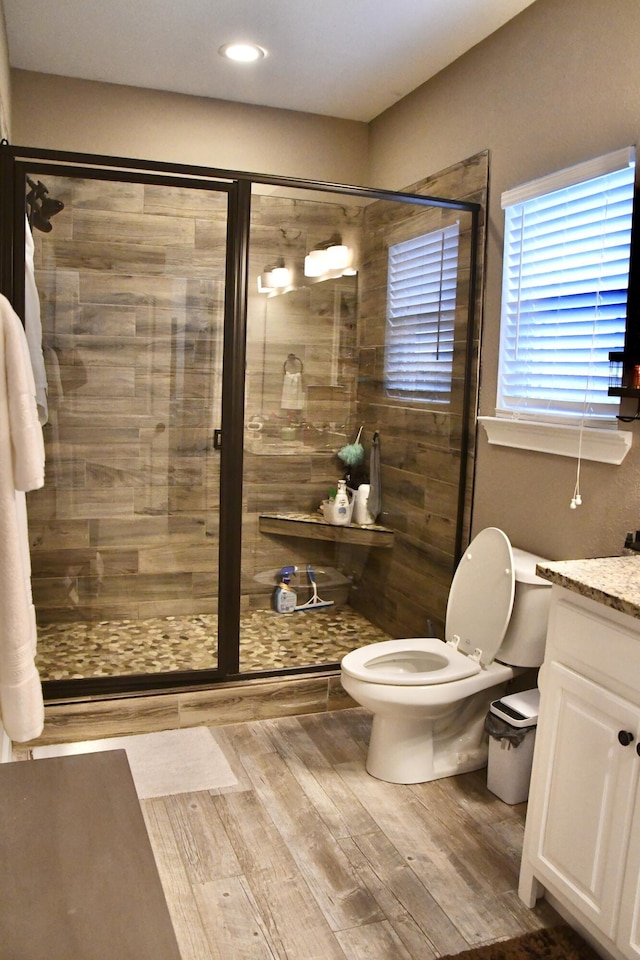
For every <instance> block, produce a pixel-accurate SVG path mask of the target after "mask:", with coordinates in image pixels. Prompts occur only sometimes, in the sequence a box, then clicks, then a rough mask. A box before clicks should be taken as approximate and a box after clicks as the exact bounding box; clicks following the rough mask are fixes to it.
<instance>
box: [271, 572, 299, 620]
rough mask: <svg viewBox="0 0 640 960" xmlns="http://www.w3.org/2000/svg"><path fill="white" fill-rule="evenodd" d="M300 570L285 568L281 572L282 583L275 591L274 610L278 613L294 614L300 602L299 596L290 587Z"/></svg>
mask: <svg viewBox="0 0 640 960" xmlns="http://www.w3.org/2000/svg"><path fill="white" fill-rule="evenodd" d="M297 572H298V568H297V567H294V566H290V567H283V568H282V570H281V571H280V583H279V584H278V586H277V587H276V588H275V590H274V591H273V609H274V610H275V611H276V612H277V613H293V611H294V610H295V608H296V604H297V602H298V596H297V594H296V592H295V590H294V589H293V587H292V586H290V581H291V577H295V575H296V573H297Z"/></svg>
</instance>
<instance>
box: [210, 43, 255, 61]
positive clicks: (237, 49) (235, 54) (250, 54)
mask: <svg viewBox="0 0 640 960" xmlns="http://www.w3.org/2000/svg"><path fill="white" fill-rule="evenodd" d="M218 53H219V54H220V56H221V57H224V58H225V59H226V60H234V61H235V62H236V63H253V62H254V61H255V60H262V58H263V57H266V55H267V51H266V50H265V49H264V48H263V47H259V46H258V44H257V43H223V45H222V46H221V47H220V48H219V49H218Z"/></svg>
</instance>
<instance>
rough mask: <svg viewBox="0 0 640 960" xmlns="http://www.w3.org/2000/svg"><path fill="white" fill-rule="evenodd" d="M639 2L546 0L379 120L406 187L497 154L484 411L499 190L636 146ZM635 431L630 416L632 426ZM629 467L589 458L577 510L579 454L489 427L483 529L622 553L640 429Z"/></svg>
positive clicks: (637, 497)
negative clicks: (494, 433)
mask: <svg viewBox="0 0 640 960" xmlns="http://www.w3.org/2000/svg"><path fill="white" fill-rule="evenodd" d="M639 40H640V4H639V3H637V0H607V2H606V3H603V2H602V0H537V2H536V3H534V4H533V5H532V6H531V7H529V8H528V9H527V10H526V11H525V12H524V13H523V14H521V15H520V16H519V17H517V18H516V19H515V20H513V21H512V22H511V23H509V24H507V25H506V26H505V27H504V28H503V29H502V30H500V31H499V32H498V33H496V34H494V35H493V36H492V37H490V38H489V39H488V40H487V41H485V42H484V43H482V44H480V45H479V46H477V47H476V48H474V49H473V50H472V51H470V52H469V53H468V54H467V55H466V56H464V57H463V58H461V59H460V60H459V61H457V62H456V63H455V64H453V65H452V66H451V67H450V68H449V69H447V70H445V71H443V72H442V73H441V74H440V75H439V76H437V77H436V78H435V79H434V80H432V81H430V82H429V83H427V84H425V85H424V86H423V87H421V88H419V89H418V90H417V91H415V92H414V93H413V94H411V95H410V96H408V97H406V98H405V99H404V100H403V101H402V102H401V103H400V104H398V105H397V106H396V107H393V108H392V109H390V110H388V111H387V112H386V113H384V114H382V115H381V116H380V117H378V118H377V119H376V120H375V121H374V122H373V123H372V124H371V140H370V144H371V166H370V178H371V181H372V182H373V183H375V184H376V185H382V184H384V185H385V186H389V187H392V188H401V187H402V185H403V184H406V183H411V182H412V181H413V180H415V179H416V178H418V177H423V176H425V175H426V174H428V173H430V172H434V171H437V170H440V169H442V168H443V167H446V166H447V165H448V164H450V163H452V162H454V161H456V160H459V159H460V158H462V157H468V156H470V155H472V154H474V153H475V152H476V151H478V150H481V149H483V148H488V149H489V151H490V207H489V223H488V253H487V270H486V300H485V318H484V332H483V344H482V370H481V392H480V405H481V413H483V414H492V413H493V409H494V405H495V390H496V370H497V360H498V335H499V316H500V285H501V272H502V260H501V258H502V232H503V216H502V211H501V209H500V195H501V193H502V191H503V190H505V189H507V188H509V187H513V186H515V185H516V184H519V183H522V182H525V181H527V180H530V179H532V178H534V177H537V176H540V175H542V174H545V173H549V172H551V171H553V170H556V169H560V168H561V167H563V166H568V165H570V164H573V163H576V162H578V161H580V160H585V159H588V158H590V157H593V156H597V155H599V154H602V153H606V152H607V151H609V150H613V149H616V148H617V147H622V146H626V145H628V144H630V143H640V58H638V50H637V47H638V41H639ZM625 428H627V429H628V427H627V426H626V425H625ZM631 429H632V431H633V434H634V438H633V444H634V445H633V448H632V450H631V452H630V454H629V455H628V457H627V459H626V460H625V462H624V463H623V464H622V465H621V466H606V465H603V464H597V463H590V462H585V463H584V464H583V467H582V474H581V489H582V498H583V505H582V507H580V508H579V509H577V510H570V509H569V501H570V499H571V496H572V494H573V488H574V483H575V474H576V464H575V461H573V460H571V459H569V458H566V457H553V456H550V455H547V454H539V453H529V452H525V451H518V450H507V449H505V448H500V447H492V446H489V445H488V443H487V440H486V436H485V433H484V430H483V429H482V428H481V429H480V430H479V437H478V451H477V472H476V488H475V502H474V520H473V526H474V531H477V530H479V529H481V528H482V527H484V526H487V525H497V526H500V527H502V528H503V529H504V530H505V531H506V532H507V533H508V534H509V535H510V536H511V538H512V540H513V541H514V542H515V543H517V544H518V545H520V546H523V547H526V548H529V549H532V550H534V551H536V552H539V553H541V554H543V555H545V556H548V557H550V558H552V559H560V558H565V557H566V558H571V557H578V556H596V555H607V554H614V553H619V552H620V548H621V546H622V542H623V540H624V534H625V531H626V530H627V529H635V528H636V526H637V527H639V528H640V427H639V426H637V425H633V426H632V427H631Z"/></svg>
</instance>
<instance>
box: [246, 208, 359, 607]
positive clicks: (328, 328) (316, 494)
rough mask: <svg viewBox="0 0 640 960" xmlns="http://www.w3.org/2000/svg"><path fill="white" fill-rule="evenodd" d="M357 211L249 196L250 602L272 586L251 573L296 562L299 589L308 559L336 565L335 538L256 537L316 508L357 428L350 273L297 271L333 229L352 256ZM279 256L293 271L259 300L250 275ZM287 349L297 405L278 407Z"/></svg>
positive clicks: (264, 598)
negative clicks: (295, 375)
mask: <svg viewBox="0 0 640 960" xmlns="http://www.w3.org/2000/svg"><path fill="white" fill-rule="evenodd" d="M362 212H363V208H362V206H361V205H358V204H357V203H356V202H355V201H354V202H353V203H351V202H350V198H346V199H345V198H344V197H342V198H341V197H337V196H333V195H330V194H329V195H324V194H322V195H321V199H319V200H317V201H314V200H310V199H308V198H299V197H296V196H295V195H293V194H292V196H290V197H280V196H259V197H254V198H253V203H252V226H251V235H250V286H249V308H248V331H247V384H246V416H245V421H246V424H247V427H248V429H247V430H246V431H245V469H244V485H243V493H244V504H243V508H244V509H243V543H242V557H243V601H244V603H245V604H248V605H249V606H252V607H261V606H265V605H266V604H268V603H269V595H270V592H271V590H267V592H265V587H264V583H260V582H258V581H256V579H255V577H256V575H260V574H262V575H263V576H264V574H265V572H267V571H275V570H277V569H278V568H279V567H281V566H283V565H284V564H295V565H297V566H298V567H299V568H300V570H301V579H300V582H301V584H302V585H303V586H306V583H307V581H306V576H305V574H304V570H305V565H306V564H307V563H311V564H313V565H314V566H324V567H326V566H335V565H336V564H337V563H338V556H337V551H336V548H335V546H334V545H333V544H331V543H327V542H326V541H325V542H322V541H317V540H313V539H309V540H307V539H294V538H290V537H283V536H278V535H272V534H264V533H260V532H259V530H258V518H259V515H260V513H263V512H282V513H288V514H290V513H310V512H314V511H316V510H317V509H318V506H319V504H320V502H321V501H322V500H323V499H324V498H325V497H327V495H328V491H329V488H330V487H335V486H336V484H337V481H338V479H339V478H340V477H341V476H342V474H343V472H344V464H343V463H342V461H340V460H339V459H338V457H337V451H338V450H339V449H340V448H341V447H342V446H344V445H345V444H346V443H348V442H349V441H350V440H352V439H353V434H354V430H355V416H356V400H357V374H358V370H357V353H356V348H357V321H358V289H357V278H356V277H339V278H338V277H335V278H331V279H327V280H321V281H311V280H309V279H308V278H305V277H304V272H303V271H304V258H305V255H306V254H307V253H308V252H309V250H311V249H312V248H313V247H315V246H316V244H318V243H322V242H324V241H327V240H328V239H329V238H330V237H331V236H332V235H333V234H339V235H340V237H341V238H342V240H343V242H344V243H346V244H348V245H349V246H350V248H351V249H352V250H353V251H354V253H353V256H354V258H355V259H356V260H357V259H358V257H359V245H360V235H361V229H362V226H361V225H362ZM278 258H282V260H283V261H284V263H285V266H286V267H287V268H288V269H289V270H290V271H291V287H292V289H291V290H289V291H288V292H284V293H282V294H279V295H277V296H271V297H267V296H265V295H264V294H260V293H258V292H257V276H258V274H259V273H260V272H261V271H262V270H263V269H264V267H265V266H266V265H267V264H272V263H273V262H274V261H275V260H277V259H278ZM291 354H293V356H294V357H296V358H297V360H299V361H300V362H299V363H297V362H296V364H295V366H294V369H298V368H301V369H302V406H301V408H300V409H299V410H289V409H286V408H283V407H282V399H283V378H284V372H285V371H284V365H285V362H286V361H287V358H288V357H289V356H290V355H291ZM254 426H255V427H260V426H261V429H255V430H253V429H251V428H252V427H254ZM274 583H275V581H274ZM272 586H273V585H272ZM305 596H306V594H305Z"/></svg>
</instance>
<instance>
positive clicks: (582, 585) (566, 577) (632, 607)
mask: <svg viewBox="0 0 640 960" xmlns="http://www.w3.org/2000/svg"><path fill="white" fill-rule="evenodd" d="M536 572H537V573H538V574H539V576H541V577H543V578H544V579H545V580H549V581H550V582H551V583H555V584H557V585H558V586H560V587H566V589H567V590H572V591H573V592H574V593H579V594H580V595H581V596H583V597H589V598H590V599H591V600H595V601H596V602H597V603H603V604H605V606H607V607H612V608H613V609H614V610H619V611H620V612H621V613H627V614H629V616H631V617H636V618H637V619H640V554H638V556H637V557H635V556H634V557H602V558H597V559H595V560H558V561H553V562H548V563H544V564H538V566H537V567H536Z"/></svg>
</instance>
